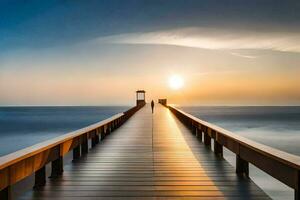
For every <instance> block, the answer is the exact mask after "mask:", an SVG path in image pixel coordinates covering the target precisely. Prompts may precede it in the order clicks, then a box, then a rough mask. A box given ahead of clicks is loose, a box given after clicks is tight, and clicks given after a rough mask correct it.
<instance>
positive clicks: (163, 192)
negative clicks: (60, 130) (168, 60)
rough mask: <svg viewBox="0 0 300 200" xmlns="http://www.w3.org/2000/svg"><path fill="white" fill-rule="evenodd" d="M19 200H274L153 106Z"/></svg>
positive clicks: (175, 121)
mask: <svg viewBox="0 0 300 200" xmlns="http://www.w3.org/2000/svg"><path fill="white" fill-rule="evenodd" d="M20 199H22V200H24V199H39V200H42V199H43V200H48V199H55V200H62V199H64V200H71V199H72V200H90V199H91V200H93V199H270V198H269V197H268V196H267V195H266V194H265V193H264V192H263V191H262V190H261V189H260V188H259V187H258V186H257V185H255V184H254V183H253V182H252V181H251V179H247V178H241V177H239V176H237V175H236V173H235V169H234V167H232V166H231V165H230V164H229V163H228V162H227V161H226V160H224V159H223V158H219V157H217V156H215V154H214V153H213V152H212V151H211V150H209V149H208V147H206V146H205V145H204V144H203V143H200V142H199V141H198V140H197V138H196V137H195V136H194V135H192V134H191V132H190V130H188V129H187V128H186V127H185V126H184V125H183V124H182V123H181V122H180V121H179V120H178V119H177V118H176V117H175V116H174V115H173V114H172V113H171V112H170V110H169V109H167V108H165V107H163V106H161V105H158V104H157V105H156V106H155V112H154V114H153V115H152V114H151V109H150V107H149V106H148V105H146V106H145V107H143V108H142V109H141V110H140V111H138V112H137V113H136V114H135V115H134V116H132V118H130V119H129V120H128V121H127V122H126V123H125V124H124V125H122V126H121V127H119V128H118V129H117V130H116V131H114V132H113V133H111V134H110V135H108V136H107V138H106V139H105V140H103V141H101V142H100V144H99V145H97V146H96V147H95V148H92V149H90V150H89V153H88V154H86V155H85V156H83V157H81V158H80V159H78V160H77V161H75V162H72V163H69V164H67V165H66V166H65V167H64V173H63V175H62V176H61V177H58V178H52V179H51V180H50V181H47V184H46V186H44V187H42V188H41V189H39V190H33V191H29V192H26V193H25V194H24V195H23V196H21V197H20Z"/></svg>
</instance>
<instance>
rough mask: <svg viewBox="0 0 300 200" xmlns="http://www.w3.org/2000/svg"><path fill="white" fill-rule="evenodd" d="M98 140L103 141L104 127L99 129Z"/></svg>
mask: <svg viewBox="0 0 300 200" xmlns="http://www.w3.org/2000/svg"><path fill="white" fill-rule="evenodd" d="M100 140H104V126H101V128H100Z"/></svg>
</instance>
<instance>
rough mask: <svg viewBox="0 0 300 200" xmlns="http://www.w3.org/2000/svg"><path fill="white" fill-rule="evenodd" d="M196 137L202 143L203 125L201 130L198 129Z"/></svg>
mask: <svg viewBox="0 0 300 200" xmlns="http://www.w3.org/2000/svg"><path fill="white" fill-rule="evenodd" d="M196 137H197V138H198V139H199V140H200V142H202V130H201V125H200V128H199V127H198V128H197V132H196Z"/></svg>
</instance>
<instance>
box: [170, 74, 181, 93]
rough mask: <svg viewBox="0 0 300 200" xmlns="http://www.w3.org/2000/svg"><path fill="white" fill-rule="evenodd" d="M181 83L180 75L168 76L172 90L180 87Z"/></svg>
mask: <svg viewBox="0 0 300 200" xmlns="http://www.w3.org/2000/svg"><path fill="white" fill-rule="evenodd" d="M183 85H184V80H183V78H182V77H181V76H179V75H172V76H171V77H170V78H169V86H170V88H172V89H173V90H178V89H180V88H182V87H183Z"/></svg>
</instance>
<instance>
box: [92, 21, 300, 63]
mask: <svg viewBox="0 0 300 200" xmlns="http://www.w3.org/2000/svg"><path fill="white" fill-rule="evenodd" d="M96 41H97V42H105V43H121V44H149V45H151V44H152V45H176V46H184V47H193V48H203V49H212V50H213V49H217V50H240V49H250V50H251V49H254V50H274V51H282V52H296V53H300V33H298V32H288V31H286V32H284V31H283V32H266V31H264V32H258V31H255V30H253V31H242V30H226V29H216V28H194V27H191V28H183V29H173V30H165V31H156V32H147V33H144V32H141V33H129V34H120V35H113V36H107V37H100V38H98V39H96ZM233 55H236V56H242V57H245V58H254V57H253V56H248V55H243V54H239V53H233Z"/></svg>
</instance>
